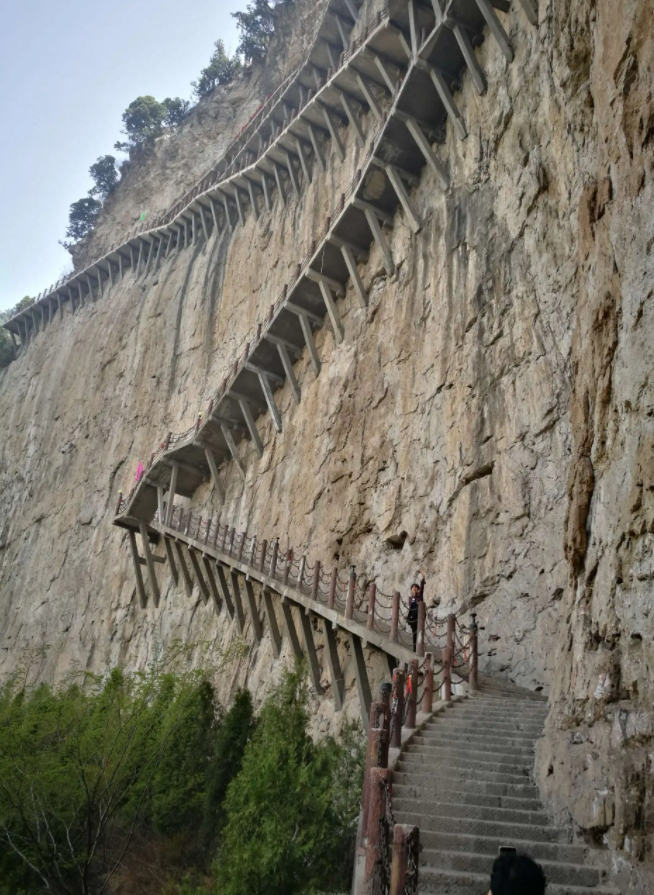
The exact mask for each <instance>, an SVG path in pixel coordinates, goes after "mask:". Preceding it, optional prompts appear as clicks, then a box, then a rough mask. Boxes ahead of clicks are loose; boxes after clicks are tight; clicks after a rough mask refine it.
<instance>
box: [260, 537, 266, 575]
mask: <svg viewBox="0 0 654 895" xmlns="http://www.w3.org/2000/svg"><path fill="white" fill-rule="evenodd" d="M267 552H268V539H267V538H264V539H263V541H262V542H261V559H260V560H259V571H260V572H263V568H264V566H265V564H266V553H267Z"/></svg>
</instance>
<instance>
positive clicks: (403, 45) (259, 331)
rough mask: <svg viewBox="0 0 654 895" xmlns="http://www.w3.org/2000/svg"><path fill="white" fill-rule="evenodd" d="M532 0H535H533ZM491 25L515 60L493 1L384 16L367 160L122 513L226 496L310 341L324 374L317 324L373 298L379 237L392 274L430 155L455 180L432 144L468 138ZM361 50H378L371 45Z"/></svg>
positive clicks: (414, 217) (315, 364) (145, 515)
mask: <svg viewBox="0 0 654 895" xmlns="http://www.w3.org/2000/svg"><path fill="white" fill-rule="evenodd" d="M494 5H495V6H497V7H500V8H502V9H506V8H508V3H506V2H504V0H495V3H494ZM523 5H526V6H527V8H529V5H528V4H527V3H526V0H525V3H523ZM402 16H404V18H402ZM398 22H399V23H400V24H398ZM402 24H404V26H405V28H403V27H401V26H402ZM486 24H488V25H489V27H490V30H491V32H492V34H493V35H494V37H495V38H496V39H497V40H498V42H499V44H500V47H501V49H502V52H503V53H504V54H505V56H506V57H507V59H509V60H510V59H512V58H513V50H512V48H511V45H510V43H509V39H508V37H507V35H506V32H505V31H504V29H503V27H502V25H501V23H500V21H499V19H498V17H497V14H496V13H495V10H494V6H493V4H491V2H490V0H450V3H449V4H448V7H447V14H444V15H442V16H441V17H439V18H438V19H437V18H436V16H435V14H434V11H433V9H432V7H431V6H430V7H429V8H427V7H425V6H422V5H419V4H418V3H417V2H415V0H409V2H408V4H407V3H405V4H403V10H402V9H398V10H397V11H395V12H394V14H393V17H392V18H390V17H389V18H387V19H385V20H383V21H382V22H381V23H380V24H379V25H378V28H377V30H375V31H374V39H375V40H379V41H380V42H382V41H383V45H384V53H383V59H382V56H381V55H377V56H375V60H374V63H375V65H376V66H377V67H378V69H379V71H380V72H385V73H386V76H387V78H386V91H387V96H386V103H385V104H384V106H383V107H382V106H380V105H379V104H377V103H376V104H375V106H374V107H373V110H372V112H373V117H374V118H375V119H376V122H377V124H376V127H375V129H374V131H373V132H372V133H370V134H368V135H367V137H364V135H363V132H362V139H366V143H367V146H368V149H367V153H366V156H365V163H364V165H363V166H362V167H361V168H360V169H358V170H357V171H356V173H355V176H354V179H353V181H352V182H351V183H350V185H349V187H348V188H347V190H346V191H345V192H344V193H342V194H341V197H340V201H339V203H338V205H337V207H336V208H335V209H333V212H332V214H331V215H330V216H329V217H328V219H327V221H326V223H325V225H324V227H323V229H322V230H321V232H320V233H318V234H316V236H315V238H314V239H313V241H312V243H311V246H309V248H308V251H307V252H306V253H305V255H304V257H303V258H302V260H301V262H300V263H299V264H298V265H297V270H296V276H295V278H294V280H293V281H292V282H291V283H289V284H287V285H286V286H285V287H284V289H283V290H282V293H281V294H280V295H279V297H278V299H277V301H276V302H275V303H274V304H273V305H272V306H271V308H270V312H269V314H268V315H267V317H266V319H265V320H263V321H260V322H259V323H258V324H256V326H255V327H253V329H252V331H251V334H250V338H249V339H248V340H247V343H246V345H245V348H244V351H243V352H242V354H241V356H240V357H239V358H238V359H237V360H236V361H235V362H234V364H233V367H232V370H231V372H230V373H229V374H228V375H227V376H226V377H225V379H224V380H223V382H222V383H221V384H220V386H219V388H218V389H217V390H216V392H215V394H214V397H213V398H212V400H211V401H210V403H209V406H208V407H207V408H206V410H205V411H204V412H201V413H200V414H199V415H198V416H197V418H196V420H195V423H194V425H192V426H191V427H190V428H189V429H187V430H186V431H184V432H181V433H178V434H173V433H168V434H167V435H166V436H165V437H164V438H163V439H162V440H161V442H160V444H159V447H158V448H157V450H156V451H155V452H154V453H153V454H152V456H151V458H150V460H149V462H148V465H147V469H146V471H145V474H144V475H143V477H142V478H141V479H140V481H138V482H137V483H136V485H135V486H134V487H133V488H132V490H131V491H130V493H129V494H128V495H127V496H126V497H125V498H122V499H121V501H120V502H119V505H118V509H117V515H118V516H126V517H132V518H134V519H136V520H144V521H148V520H149V519H151V518H152V517H153V515H154V512H155V510H156V508H157V502H158V497H157V494H158V491H159V490H160V489H164V491H166V492H167V493H174V494H177V495H181V496H184V497H191V496H192V495H193V494H194V493H195V491H196V489H197V488H198V487H199V485H200V484H201V483H202V482H203V481H207V480H212V481H213V485H214V487H215V490H216V494H217V497H218V499H219V500H223V499H224V486H223V484H222V483H221V481H220V476H219V469H220V466H221V464H222V463H223V462H224V461H225V460H228V459H233V460H234V461H235V462H234V466H235V468H236V469H237V470H238V471H239V472H240V473H241V474H243V473H244V462H245V461H244V457H243V452H242V451H240V450H239V443H240V442H241V441H242V440H243V439H247V440H248V441H249V442H250V443H251V446H252V448H253V450H254V452H255V453H256V454H258V455H259V456H261V455H262V454H263V450H264V446H263V441H262V439H261V436H260V433H259V430H258V427H257V417H259V416H263V415H265V414H266V413H269V414H270V416H271V418H272V422H273V425H274V428H275V429H276V430H277V431H278V432H281V431H282V427H283V420H282V417H281V413H280V410H279V407H278V405H277V403H276V401H275V391H276V390H277V389H279V388H280V387H282V386H283V385H284V384H285V382H286V380H287V379H288V380H289V381H290V384H291V387H292V391H293V395H294V397H295V399H296V401H297V402H298V403H299V402H300V400H301V396H302V389H303V388H306V387H308V386H309V383H300V382H299V381H298V378H297V376H296V374H295V371H294V366H293V365H294V362H295V360H296V359H297V357H298V356H299V355H300V354H301V353H302V352H303V351H305V350H306V351H307V352H308V356H309V358H310V361H311V365H312V368H313V372H314V374H315V375H318V374H319V373H320V369H321V358H320V357H319V354H318V351H317V349H316V345H315V340H314V337H313V333H314V331H315V330H316V329H317V328H319V327H321V326H323V325H327V326H329V327H330V329H331V330H332V332H333V334H334V337H335V340H336V341H337V342H340V341H341V340H342V338H343V325H342V322H341V319H340V315H339V307H338V300H339V298H340V297H342V296H344V295H345V291H346V288H347V287H348V283H350V282H351V285H352V288H353V290H354V294H355V296H356V298H357V300H358V301H359V303H360V305H361V306H362V307H366V304H367V295H366V292H365V288H364V285H363V279H362V276H361V271H360V269H359V265H360V264H362V263H365V261H366V259H367V255H368V251H369V248H370V245H371V244H372V243H373V242H374V243H375V244H376V245H377V247H378V248H379V251H380V253H381V256H382V258H383V259H384V264H385V267H386V270H387V272H388V274H389V275H391V274H392V273H393V272H394V269H395V262H394V259H393V257H392V253H391V249H390V245H389V242H388V240H387V237H386V235H385V229H387V228H390V227H392V226H393V224H394V221H395V216H396V214H397V213H398V212H399V213H401V214H402V215H404V217H405V220H406V221H407V223H408V225H409V227H410V228H411V229H412V230H413V231H414V232H418V231H419V230H420V228H421V221H420V219H419V216H418V214H417V213H416V211H415V208H414V206H413V203H412V199H411V195H410V189H411V187H412V186H415V185H417V184H419V182H420V174H421V172H422V170H423V168H424V167H425V166H426V165H427V166H429V167H430V168H431V169H432V170H433V171H434V172H435V173H436V175H437V177H438V180H439V182H440V184H441V186H442V188H443V189H447V186H448V183H449V177H448V172H447V170H446V168H445V166H444V164H443V163H442V162H441V161H440V160H439V159H438V156H437V155H436V152H435V151H434V148H433V145H432V143H433V141H434V140H436V139H438V140H443V139H444V135H445V125H446V123H447V121H448V120H449V121H450V122H451V124H452V126H453V128H454V130H455V132H456V133H457V134H458V136H459V137H460V138H461V139H463V138H465V136H466V133H467V131H466V126H465V122H464V120H463V117H462V115H461V113H460V111H459V109H458V107H457V105H456V101H455V96H454V89H455V86H457V85H458V84H459V82H460V79H461V77H462V75H463V73H464V71H465V70H467V71H469V72H470V75H471V78H472V81H473V84H474V86H475V88H476V89H477V90H478V91H479V92H480V93H481V92H483V91H484V90H485V87H486V82H485V76H484V73H483V72H482V71H481V69H480V67H479V64H478V62H477V59H476V57H475V55H474V51H473V44H479V43H480V42H481V40H482V39H483V30H484V26H485V25H486ZM362 52H363V53H364V55H365V54H367V53H369V52H370V53H371V52H372V51H371V50H369V47H368V46H366V47H364V48H363V50H362ZM358 126H359V127H360V124H359V125H358ZM334 151H335V152H337V148H335V149H334Z"/></svg>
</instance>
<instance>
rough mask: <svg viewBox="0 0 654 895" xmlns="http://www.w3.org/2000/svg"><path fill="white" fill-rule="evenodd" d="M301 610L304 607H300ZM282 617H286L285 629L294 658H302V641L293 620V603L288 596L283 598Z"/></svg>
mask: <svg viewBox="0 0 654 895" xmlns="http://www.w3.org/2000/svg"><path fill="white" fill-rule="evenodd" d="M300 612H302V608H301V607H300ZM282 617H283V619H284V630H285V631H286V637H287V638H288V642H289V643H290V645H291V651H292V653H293V658H294V659H301V658H302V648H301V647H300V641H299V639H298V636H297V631H296V630H295V622H294V621H293V611H292V609H291V604H290V603H289V602H288V600H287V599H286V598H282Z"/></svg>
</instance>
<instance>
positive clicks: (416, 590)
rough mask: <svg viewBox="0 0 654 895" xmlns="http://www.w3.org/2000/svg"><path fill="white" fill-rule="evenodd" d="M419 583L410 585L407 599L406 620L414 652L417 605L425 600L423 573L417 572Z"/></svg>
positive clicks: (416, 637)
mask: <svg viewBox="0 0 654 895" xmlns="http://www.w3.org/2000/svg"><path fill="white" fill-rule="evenodd" d="M418 574H419V576H420V583H419V584H412V585H411V596H410V597H409V611H408V612H407V615H406V620H407V623H408V625H409V627H410V628H411V631H412V632H413V650H414V652H415V649H416V643H417V641H418V603H422V602H423V600H424V598H425V573H424V572H419V573H418Z"/></svg>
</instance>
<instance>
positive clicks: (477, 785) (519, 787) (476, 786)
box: [393, 771, 539, 800]
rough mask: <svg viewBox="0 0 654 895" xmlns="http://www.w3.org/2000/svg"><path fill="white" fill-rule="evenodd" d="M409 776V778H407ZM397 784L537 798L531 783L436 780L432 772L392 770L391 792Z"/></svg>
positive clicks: (453, 779)
mask: <svg viewBox="0 0 654 895" xmlns="http://www.w3.org/2000/svg"><path fill="white" fill-rule="evenodd" d="M407 778H410V779H407ZM398 786H405V787H411V788H413V789H414V790H425V789H432V788H433V787H434V786H438V787H439V791H443V792H445V791H447V790H448V789H449V790H452V791H455V792H462V793H469V794H471V795H483V796H493V797H501V798H505V797H506V798H515V799H534V800H537V799H538V795H539V794H538V789H537V788H536V786H534V784H533V783H502V782H493V781H488V780H483V779H482V780H473V779H471V778H470V777H467V776H463V777H461V776H459V777H455V776H450V775H448V777H447V779H441V780H438V779H437V778H435V776H434V774H433V773H422V774H419V773H413V774H409V773H403V772H398V771H394V772H393V792H395V790H396V788H397V787H398Z"/></svg>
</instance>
